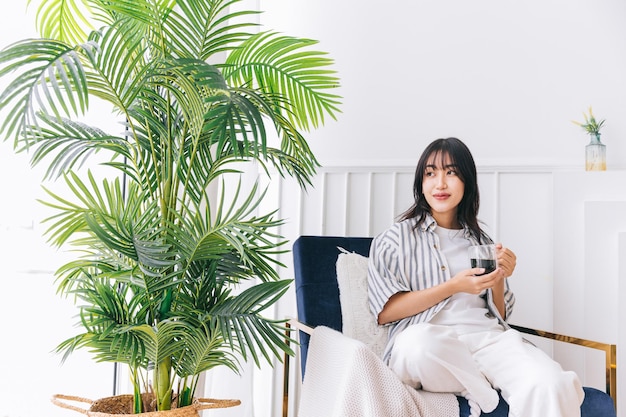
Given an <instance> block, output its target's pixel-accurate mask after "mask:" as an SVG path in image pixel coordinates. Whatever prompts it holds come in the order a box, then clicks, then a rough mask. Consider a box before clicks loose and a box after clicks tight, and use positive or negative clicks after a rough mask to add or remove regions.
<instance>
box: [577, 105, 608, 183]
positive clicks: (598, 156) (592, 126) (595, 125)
mask: <svg viewBox="0 0 626 417" xmlns="http://www.w3.org/2000/svg"><path fill="white" fill-rule="evenodd" d="M583 118H584V122H577V121H572V122H573V123H574V124H576V125H578V126H580V127H582V128H583V130H584V131H585V132H587V133H588V134H589V136H590V142H589V144H588V145H587V146H586V147H585V169H586V170H587V171H605V170H606V145H605V144H603V143H602V141H601V140H600V129H601V128H602V126H604V119H602V120H600V121H597V120H596V117H595V116H594V115H593V110H592V108H591V106H589V112H588V113H584V112H583Z"/></svg>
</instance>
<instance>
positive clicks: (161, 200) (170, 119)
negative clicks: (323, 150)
mask: <svg viewBox="0 0 626 417" xmlns="http://www.w3.org/2000/svg"><path fill="white" fill-rule="evenodd" d="M238 2H239V0H202V1H198V0H120V1H101V0H83V1H81V2H68V1H63V0H43V1H42V2H41V4H40V6H39V7H40V8H39V10H38V13H37V19H38V26H39V28H40V29H39V30H40V32H41V38H40V39H25V40H21V41H18V42H16V43H14V44H12V45H10V46H8V47H7V48H5V49H4V50H2V51H0V77H1V78H2V79H3V81H7V85H8V87H6V88H5V89H4V90H3V91H1V92H0V112H1V113H2V116H3V119H2V120H3V123H2V126H1V130H0V132H1V134H2V136H3V137H4V139H5V140H7V139H10V140H12V141H13V143H14V144H15V145H14V146H15V148H16V150H18V151H25V150H28V151H30V152H31V154H32V163H33V164H45V163H47V164H48V167H47V175H48V177H50V178H59V179H62V180H63V181H64V183H65V184H66V185H67V191H66V192H67V193H68V195H62V193H59V192H51V191H50V192H49V200H48V201H47V202H46V204H47V205H49V206H50V208H51V210H52V214H51V216H50V218H49V219H48V221H47V223H48V224H49V228H48V231H47V234H48V236H49V239H50V241H51V243H52V244H53V245H55V246H58V247H66V246H67V245H73V246H74V248H75V249H77V253H78V255H77V256H76V258H75V259H74V260H73V261H71V262H69V263H67V264H65V265H63V266H61V267H60V268H59V269H58V272H57V274H56V275H57V283H58V290H59V292H60V293H62V294H65V295H68V296H72V297H75V299H76V304H77V307H78V310H79V320H78V326H79V328H80V330H79V332H78V333H77V334H76V335H75V336H74V337H71V338H69V339H67V340H65V341H63V342H61V343H60V345H59V347H58V351H59V352H60V353H64V354H65V355H69V354H71V353H72V352H73V351H74V350H75V349H87V350H89V351H90V352H91V353H93V355H94V358H95V360H97V361H110V362H118V363H123V364H126V365H128V369H129V375H130V378H131V380H132V383H133V393H132V394H131V395H130V397H131V399H132V401H131V404H130V406H129V408H130V410H129V411H130V412H132V413H153V412H159V413H161V412H167V411H168V410H172V409H174V408H176V407H177V408H178V409H179V410H180V409H182V408H185V407H192V406H194V404H197V399H196V400H194V397H195V389H196V387H197V383H198V378H199V375H200V374H201V373H202V372H204V371H206V370H209V369H211V368H214V367H216V366H226V367H228V368H230V369H232V370H233V371H235V372H237V371H238V370H239V369H240V363H239V361H240V360H244V361H245V360H253V361H254V362H255V363H256V364H257V365H258V364H259V363H260V362H261V361H262V360H267V361H268V362H269V363H271V361H272V360H273V358H274V357H278V358H279V359H280V357H281V355H282V353H283V352H287V353H292V352H291V350H290V348H289V345H288V344H287V343H286V341H285V336H284V331H285V324H284V321H283V320H276V319H272V318H268V317H265V316H264V311H266V309H267V308H268V307H270V306H272V305H273V304H274V303H275V302H276V301H277V300H278V299H279V298H280V297H281V296H282V295H283V294H284V293H285V291H286V290H287V289H288V287H289V285H290V283H291V281H290V280H284V279H281V278H280V277H279V275H278V272H277V267H278V266H280V264H279V262H278V261H277V259H276V255H277V254H278V253H281V252H284V251H285V249H283V247H284V246H283V245H284V244H285V239H283V238H282V237H281V236H279V235H278V234H277V233H276V232H275V230H276V228H277V227H278V226H280V224H281V223H282V220H281V219H276V218H275V213H274V212H270V213H259V211H260V209H259V203H260V202H261V200H262V199H263V195H264V192H263V190H262V189H261V187H259V186H254V187H252V189H251V190H249V192H248V191H243V187H241V186H240V184H239V183H238V182H237V181H236V180H235V181H234V183H233V173H236V172H238V169H240V167H241V164H242V162H246V161H247V162H252V163H253V164H257V165H255V166H258V167H261V169H262V170H264V171H266V172H269V171H276V172H278V174H279V175H283V176H290V177H293V178H295V179H296V180H297V181H298V182H299V183H300V184H301V185H302V186H306V184H308V183H310V179H311V178H312V176H313V175H314V173H315V171H316V168H317V167H318V166H319V164H318V162H317V160H316V159H315V157H314V155H313V154H312V152H311V150H310V148H309V146H308V144H307V141H306V140H305V138H304V136H303V134H302V132H303V131H308V130H309V129H311V128H316V127H318V126H320V125H322V124H323V123H324V118H325V117H332V118H335V117H336V114H337V113H338V112H339V110H338V106H339V99H340V97H339V96H338V95H336V94H334V93H333V89H335V88H337V87H338V86H339V82H338V78H337V77H336V76H335V72H334V71H333V70H332V69H331V66H332V64H333V61H332V60H331V59H330V58H328V57H327V56H326V53H324V52H319V51H316V50H314V49H313V50H312V49H311V47H312V46H314V45H315V44H316V43H317V42H316V41H313V40H309V39H302V38H296V37H290V36H286V35H282V34H277V33H274V32H271V31H269V32H266V31H260V30H259V27H258V24H257V23H256V19H255V16H256V15H257V14H258V13H259V12H258V11H255V10H251V11H246V10H240V9H238V8H237V6H238V5H237V4H236V3H238ZM79 6H80V7H79ZM96 100H97V101H98V102H99V103H105V104H107V105H108V107H109V108H110V110H111V112H112V113H113V114H116V115H118V116H119V123H120V125H122V128H120V127H119V126H120V125H117V124H116V125H115V126H112V127H110V128H109V129H107V128H106V127H102V126H98V125H95V124H89V123H87V122H86V120H87V119H86V118H85V117H84V115H85V114H86V113H88V111H89V110H90V109H91V108H92V107H90V105H91V104H92V103H93V101H96ZM271 139H273V141H271ZM272 143H276V145H274V146H272ZM94 155H97V156H98V159H94V158H93V156H94ZM101 155H105V156H106V158H105V159H104V163H103V164H102V165H103V166H104V168H103V169H104V170H105V175H104V178H103V179H100V178H99V176H101V175H102V171H99V172H98V173H97V174H96V173H94V172H93V170H92V168H93V167H94V165H95V164H96V163H100V162H101V161H102V160H103V159H102V157H101ZM235 177H236V175H235ZM228 181H230V182H228ZM216 184H217V189H218V192H217V193H215V192H213V191H212V190H214V189H215V185H216ZM225 184H227V185H225ZM242 284H245V287H244V288H241V285H242ZM240 358H241V359H240ZM211 406H212V405H211ZM204 407H205V406H204V405H202V404H200V405H199V406H198V408H199V409H202V408H204ZM97 411H98V412H102V413H104V412H109V411H107V410H102V409H98V410H97ZM194 413H195V414H197V412H194ZM150 415H152V414H150Z"/></svg>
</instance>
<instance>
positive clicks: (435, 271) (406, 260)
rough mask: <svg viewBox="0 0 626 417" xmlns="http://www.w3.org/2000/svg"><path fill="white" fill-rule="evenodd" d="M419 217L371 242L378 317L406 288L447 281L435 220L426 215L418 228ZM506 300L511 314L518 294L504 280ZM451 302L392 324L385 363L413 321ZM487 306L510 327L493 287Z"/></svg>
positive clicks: (372, 286) (426, 319)
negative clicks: (503, 317)
mask: <svg viewBox="0 0 626 417" xmlns="http://www.w3.org/2000/svg"><path fill="white" fill-rule="evenodd" d="M415 225H416V219H408V220H404V221H402V222H399V223H395V224H394V225H393V226H391V227H390V228H389V229H387V231H385V232H383V233H381V234H380V235H378V236H376V237H375V238H374V240H373V242H372V246H371V248H370V255H369V265H368V292H369V302H370V310H371V311H372V313H373V314H374V317H378V315H379V314H380V312H381V311H382V309H383V307H384V306H385V304H386V303H387V301H388V300H389V298H390V297H391V296H392V295H394V294H396V293H398V292H406V291H419V290H423V289H426V288H430V287H434V286H437V285H440V284H442V283H444V282H445V281H448V280H449V279H450V278H451V276H450V271H449V267H448V263H447V260H446V259H445V256H444V255H443V254H442V252H441V249H440V244H439V237H438V236H437V234H436V233H435V231H434V229H435V227H436V225H437V224H436V222H435V219H434V218H433V217H432V216H427V217H426V219H425V221H424V222H422V224H420V225H419V227H417V228H416V227H415ZM464 235H465V237H466V238H467V239H468V240H470V242H471V243H472V244H473V245H475V244H478V242H477V241H476V239H475V238H474V237H473V236H472V235H471V234H470V233H469V230H468V229H465V231H464ZM505 285H506V286H505V292H504V303H505V309H506V317H507V318H508V317H510V315H511V312H512V310H513V305H514V304H515V297H514V295H513V292H512V291H510V289H509V285H508V282H506V281H505ZM448 301H449V298H447V299H445V300H443V301H441V302H440V303H438V304H435V305H434V306H432V307H430V308H428V309H426V310H424V311H423V312H421V313H418V314H416V315H414V316H410V317H406V318H404V319H401V320H398V321H395V322H392V323H389V324H388V326H390V327H389V341H388V343H387V346H386V348H385V352H384V354H383V359H384V360H385V362H387V361H388V360H389V355H390V353H391V349H392V347H393V342H394V340H395V337H396V336H397V335H398V334H400V332H402V331H403V330H404V329H406V328H407V327H408V326H410V325H412V324H417V323H425V322H429V321H430V320H431V319H432V318H433V316H434V315H435V314H437V312H439V311H440V310H441V309H442V308H443V307H444V306H445V305H446V303H447V302H448ZM487 308H488V310H489V312H490V313H491V314H492V315H493V316H495V317H497V318H498V320H499V321H500V322H501V324H502V325H503V326H504V328H509V326H508V324H506V322H505V321H504V320H503V319H502V317H501V316H500V313H499V312H498V309H497V308H496V306H495V303H494V301H493V293H492V291H491V289H489V290H488V291H487Z"/></svg>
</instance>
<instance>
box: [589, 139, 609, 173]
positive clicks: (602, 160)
mask: <svg viewBox="0 0 626 417" xmlns="http://www.w3.org/2000/svg"><path fill="white" fill-rule="evenodd" d="M590 136H591V141H590V142H589V144H588V145H587V146H585V170H586V171H606V145H605V144H604V143H602V142H601V141H600V134H599V133H596V134H592V135H590Z"/></svg>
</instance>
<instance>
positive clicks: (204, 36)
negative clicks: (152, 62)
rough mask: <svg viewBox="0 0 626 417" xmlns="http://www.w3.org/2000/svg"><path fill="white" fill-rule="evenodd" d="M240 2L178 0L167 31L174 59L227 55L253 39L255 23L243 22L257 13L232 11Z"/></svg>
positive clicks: (203, 59) (205, 59)
mask: <svg viewBox="0 0 626 417" xmlns="http://www.w3.org/2000/svg"><path fill="white" fill-rule="evenodd" d="M237 2H238V0H205V1H196V0H178V1H177V6H178V7H179V9H174V10H173V11H172V14H171V15H170V19H168V20H167V22H166V25H165V29H166V30H167V39H168V41H169V45H170V48H171V50H172V54H173V55H174V56H179V57H183V56H195V57H197V58H198V59H200V60H202V61H207V60H210V58H212V57H214V56H216V55H217V54H220V53H228V52H230V51H232V50H233V49H235V48H236V47H237V46H238V45H239V44H240V43H241V42H243V41H244V40H246V39H247V38H249V37H250V33H248V32H247V31H246V30H247V29H253V28H254V27H255V26H256V24H254V23H250V22H248V21H246V20H242V19H244V18H247V17H252V16H254V15H256V14H258V13H259V12H258V11H250V10H242V11H237V10H235V11H231V10H230V6H232V5H235V4H236V3H237Z"/></svg>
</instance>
